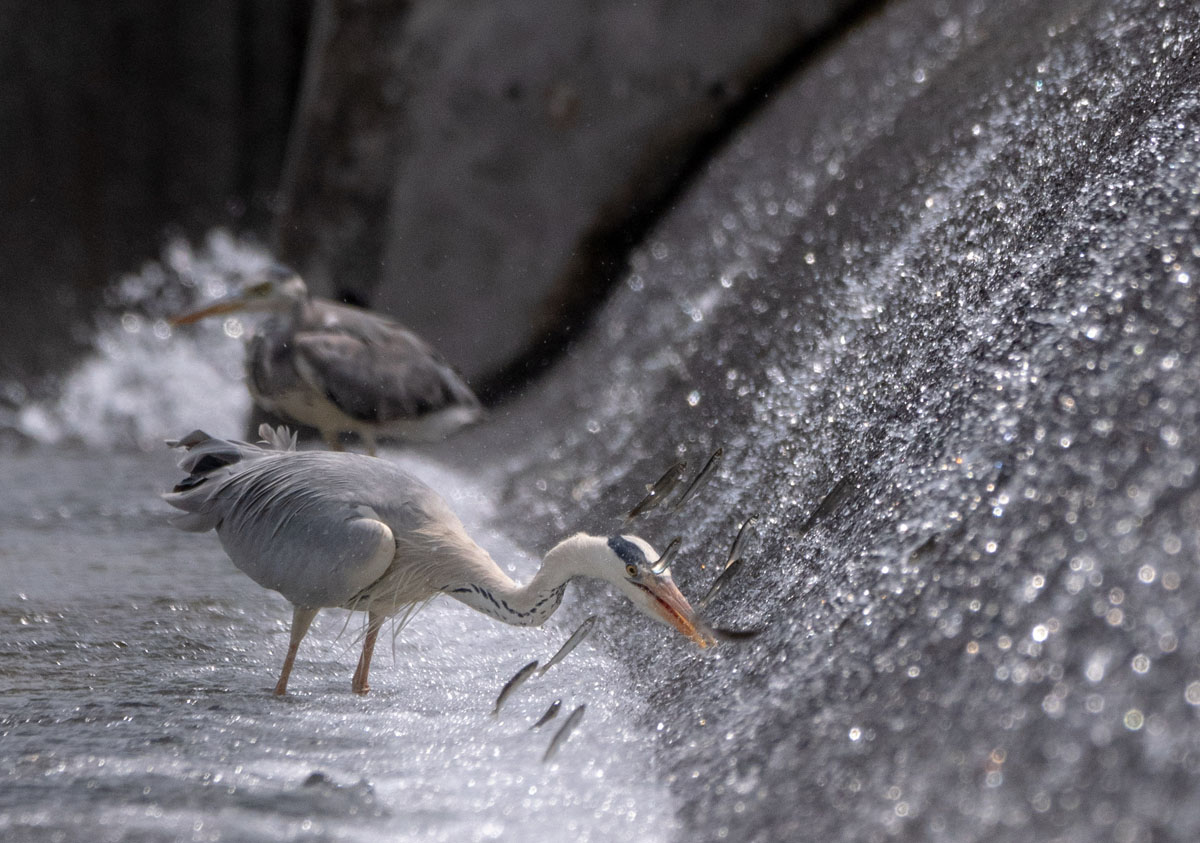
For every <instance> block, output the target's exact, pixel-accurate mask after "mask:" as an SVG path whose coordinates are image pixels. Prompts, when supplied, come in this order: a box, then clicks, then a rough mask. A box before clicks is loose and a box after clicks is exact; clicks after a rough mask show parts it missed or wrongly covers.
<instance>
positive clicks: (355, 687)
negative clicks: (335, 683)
mask: <svg viewBox="0 0 1200 843" xmlns="http://www.w3.org/2000/svg"><path fill="white" fill-rule="evenodd" d="M386 617H387V616H386V615H382V614H380V613H378V612H368V613H367V634H366V635H365V636H363V648H362V655H361V656H359V657H358V667H357V668H355V670H354V678H353V679H352V680H351V681H350V689H351V690H352V691H354V693H356V694H365V693H366V692H367V691H369V690H371V688H370V686H369V685H367V671H369V670H370V669H371V655H372V654H373V653H374V652H375V638H376V637H377V636H378V635H379V628H380V627H381V626H383V621H384V619H385V618H386Z"/></svg>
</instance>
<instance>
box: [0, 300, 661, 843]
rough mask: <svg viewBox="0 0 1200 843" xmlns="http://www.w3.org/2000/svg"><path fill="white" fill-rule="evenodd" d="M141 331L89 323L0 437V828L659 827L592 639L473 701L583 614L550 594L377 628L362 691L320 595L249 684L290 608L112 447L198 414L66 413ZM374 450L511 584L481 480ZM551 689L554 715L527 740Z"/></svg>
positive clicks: (170, 472)
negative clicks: (495, 616) (416, 481)
mask: <svg viewBox="0 0 1200 843" xmlns="http://www.w3.org/2000/svg"><path fill="white" fill-rule="evenodd" d="M151 324H152V321H145V322H143V323H142V324H141V325H139V326H138V328H139V329H138V330H129V327H130V326H129V322H128V320H126V321H125V323H124V324H121V323H120V322H117V323H114V324H112V325H109V326H108V327H107V328H106V329H104V331H103V332H102V342H101V343H100V350H99V351H98V353H97V355H96V356H95V357H94V358H93V359H91V360H89V361H87V362H85V363H84V365H83V366H81V367H80V369H79V370H78V371H77V372H76V373H75V374H74V375H73V376H72V379H70V381H69V382H68V383H67V385H66V386H65V388H64V393H63V396H62V397H61V398H60V399H59V400H58V401H57V402H56V403H55V404H53V405H47V406H42V407H36V408H32V409H30V410H27V412H26V413H25V415H24V418H23V429H24V430H25V432H26V434H27V435H30V436H32V437H33V438H34V439H35V440H40V441H35V444H33V445H31V446H29V447H27V448H25V449H23V450H20V451H18V452H11V453H5V454H0V475H2V476H3V477H4V479H5V483H4V484H3V486H2V487H0V570H3V571H4V572H5V581H6V588H5V589H4V591H3V593H0V699H2V700H3V705H2V706H0V837H2V838H3V839H4V840H6V841H16V840H27V839H37V840H64V841H71V840H79V839H83V838H85V837H87V838H89V839H93V840H98V841H102V840H164V839H172V840H186V839H190V840H280V839H290V840H304V839H329V840H389V841H391V840H405V839H420V840H454V841H459V840H488V839H497V838H512V837H514V836H516V835H518V834H519V835H520V837H521V838H522V839H526V840H561V839H576V840H596V839H606V840H607V839H615V838H622V839H637V840H657V839H667V838H669V837H670V836H671V835H672V834H673V833H674V831H675V830H676V820H675V818H674V814H675V809H674V806H673V802H672V799H671V797H670V795H669V793H668V792H667V791H666V789H665V787H664V786H661V785H659V784H657V782H658V781H659V780H660V776H659V774H658V772H657V771H656V770H655V767H654V753H653V745H654V741H655V735H654V733H653V732H652V731H650V730H648V729H647V727H645V726H644V725H638V724H639V723H640V722H642V721H644V720H645V717H644V714H645V709H646V702H645V690H646V689H645V688H643V687H639V684H638V682H636V681H635V680H633V679H632V678H630V677H629V676H628V675H627V673H626V669H625V667H623V666H622V664H621V663H619V662H618V661H616V660H615V659H614V658H613V657H612V656H611V655H609V654H608V653H607V652H606V646H607V644H606V636H605V634H604V632H603V630H602V629H601V630H598V633H599V634H593V636H591V638H589V639H588V641H586V642H585V643H584V644H582V645H581V646H580V647H579V648H578V649H577V650H576V651H575V652H574V653H572V654H571V656H570V657H569V658H567V659H566V660H565V661H564V662H563V663H561V664H559V665H556V666H555V667H554V668H553V669H552V670H551V671H550V672H548V673H547V674H546V675H545V676H544V677H541V678H536V677H535V678H534V679H532V680H530V681H529V682H528V683H527V684H526V685H525V686H524V687H523V688H521V689H520V691H518V692H517V693H516V694H515V695H514V696H513V697H512V698H510V700H509V701H508V702H507V703H506V705H505V707H504V709H503V711H502V712H501V714H500V716H499V717H498V718H495V719H493V718H492V717H491V716H490V712H491V709H492V705H493V703H494V700H495V697H496V694H497V693H498V692H499V690H500V688H501V686H502V685H503V684H504V682H505V681H507V680H508V678H509V677H510V676H511V675H512V674H513V673H514V672H515V671H516V669H517V668H518V667H520V666H521V665H523V664H525V663H526V662H527V661H529V660H531V659H533V658H540V659H542V660H545V659H548V658H549V657H550V656H551V655H552V654H553V653H554V652H555V650H556V649H557V648H558V646H559V645H560V644H561V643H562V642H563V641H564V640H565V639H566V637H567V636H568V635H569V634H570V632H571V631H572V629H573V628H574V626H575V624H577V623H578V621H579V620H580V619H581V618H582V617H583V615H584V614H585V612H584V611H582V610H581V608H580V607H579V606H578V605H576V604H575V599H576V598H573V597H572V596H571V592H570V591H569V592H568V599H567V601H566V603H565V605H564V608H563V609H562V610H560V612H559V614H558V615H556V616H555V617H553V618H551V620H550V621H549V622H548V623H547V625H546V627H545V628H543V629H522V628H516V627H508V626H505V625H503V624H498V623H496V622H494V621H492V620H490V619H488V618H486V617H484V616H483V615H481V614H479V613H477V612H474V611H472V610H470V609H468V608H467V607H465V606H462V605H460V604H458V603H455V602H454V601H451V600H448V599H443V600H439V601H434V602H433V603H432V604H431V605H430V606H428V607H427V608H426V609H424V610H423V611H422V612H420V613H419V614H418V615H417V616H416V617H415V618H414V619H413V620H412V622H411V623H410V624H409V625H408V626H407V627H406V628H405V629H404V630H403V632H402V633H401V634H399V635H398V636H396V637H395V639H394V644H391V642H390V641H389V640H388V638H389V636H388V635H387V632H386V630H385V634H384V636H382V637H381V645H380V647H379V648H378V650H377V654H376V659H375V665H374V670H373V672H372V677H371V681H372V691H371V693H370V695H369V696H367V697H365V698H360V697H357V696H355V695H353V694H352V693H351V692H350V676H351V673H352V671H353V668H354V664H355V661H356V659H357V649H358V641H359V635H360V634H361V629H362V618H363V617H364V616H363V615H361V614H355V615H354V616H353V617H351V616H350V614H349V613H347V612H342V611H335V610H326V611H324V612H322V614H321V615H320V616H319V617H318V619H317V622H316V623H315V624H314V627H313V630H312V631H311V632H310V633H309V636H308V638H307V639H306V640H305V642H304V644H303V646H302V648H301V651H300V655H299V659H298V662H297V667H296V670H295V671H294V672H293V674H292V681H291V685H290V689H289V695H288V696H287V697H286V698H283V699H277V698H275V697H274V696H272V694H271V688H272V686H273V684H274V681H275V679H276V677H277V672H278V669H279V665H280V664H281V662H282V658H283V653H284V651H285V649H286V645H287V628H288V623H289V621H290V616H291V612H290V607H289V605H288V604H287V603H286V601H284V600H283V599H282V598H281V597H280V596H279V595H277V594H275V593H274V592H268V591H265V590H263V589H261V588H259V587H258V586H257V585H255V584H254V583H252V582H251V581H250V580H249V579H248V578H247V577H246V576H245V575H243V574H242V573H241V572H239V571H238V570H237V569H236V568H234V567H233V565H232V563H231V562H230V561H229V559H228V558H227V557H226V556H225V554H224V552H223V551H222V550H221V548H220V545H219V543H218V541H217V538H216V536H215V535H214V534H211V533H209V534H204V535H194V534H188V533H183V532H180V531H178V530H176V529H175V528H173V527H171V526H170V525H169V524H168V518H169V517H170V515H171V514H172V513H173V512H174V510H172V509H171V508H170V507H169V506H168V505H167V504H166V503H165V502H163V501H162V500H160V498H159V493H160V492H161V491H162V490H164V489H166V488H168V487H169V486H170V485H171V484H172V483H173V482H174V480H175V479H176V478H177V477H178V476H179V472H178V470H177V469H176V468H175V465H174V459H175V457H174V455H173V454H171V453H170V452H169V451H168V450H167V449H166V448H165V447H162V446H158V447H154V448H152V449H151V450H145V451H143V450H140V449H139V448H137V447H130V446H131V445H135V444H142V443H147V442H149V443H152V442H154V441H155V440H158V441H161V439H162V438H163V437H164V436H167V435H179V434H181V433H186V432H187V429H190V427H192V426H194V423H193V422H190V421H187V419H189V418H191V416H192V415H193V414H194V413H195V411H196V409H197V408H195V407H192V406H189V405H188V404H187V403H186V402H185V403H181V404H174V403H172V402H169V401H160V402H157V403H155V402H153V401H149V400H142V399H139V398H138V397H137V394H136V392H137V391H136V389H135V390H133V393H134V394H133V398H130V393H129V391H128V390H127V391H126V392H125V393H124V400H125V401H127V402H128V404H129V406H130V407H131V408H132V411H131V412H129V413H125V412H124V411H123V410H122V408H121V406H120V405H118V404H115V403H114V402H113V401H109V402H107V403H104V404H103V406H104V407H105V411H104V412H102V413H100V414H98V415H97V414H95V413H92V414H91V416H90V420H89V413H88V412H87V411H81V410H80V408H81V407H86V406H88V402H90V401H91V400H92V396H101V395H103V392H104V389H105V385H106V384H111V383H115V382H119V383H125V384H133V383H136V382H138V378H139V377H141V378H144V379H145V380H146V383H147V384H149V378H148V377H146V376H145V375H144V374H139V373H144V372H146V371H147V367H146V361H147V360H148V359H150V358H152V357H155V355H156V348H157V347H158V345H157V344H158V343H164V344H165V343H166V342H167V341H168V340H167V339H166V338H164V337H158V336H155V334H154V333H153V332H152V331H149V330H148V326H149V325H151ZM143 327H146V328H147V330H142V328H143ZM218 327H219V326H218ZM221 333H222V332H221V331H220V330H217V331H209V332H208V333H205V334H202V335H200V336H199V337H193V338H190V339H184V340H182V341H181V340H179V338H176V340H175V342H176V343H177V347H176V350H175V352H174V353H173V354H172V355H165V356H164V355H160V356H159V357H158V359H157V363H156V365H157V366H158V369H157V371H158V375H159V377H162V376H163V375H164V374H165V375H166V376H167V379H168V380H169V379H170V378H172V377H175V378H185V377H187V375H188V373H189V372H191V371H195V370H196V369H197V368H198V367H202V366H205V365H212V361H213V360H224V359H226V358H232V359H234V360H235V361H236V359H237V358H238V357H240V348H239V346H240V343H238V342H236V341H235V340H233V339H230V338H228V337H224V336H221ZM217 368H218V371H217V374H216V375H215V376H214V377H213V380H212V383H211V384H210V387H209V389H208V391H207V392H206V393H205V395H204V396H203V399H204V400H205V402H206V406H205V407H204V413H206V414H207V421H206V422H205V424H206V425H208V426H210V427H213V428H214V429H215V430H220V431H221V432H222V433H226V434H228V433H236V432H237V431H238V429H239V427H240V416H241V412H242V410H243V408H244V406H245V396H244V392H243V390H242V387H241V385H240V383H239V381H238V376H237V372H236V369H235V371H233V372H232V373H229V374H228V375H223V374H221V372H220V371H219V364H218V367H217ZM226 368H228V367H226ZM149 388H150V387H149V386H147V389H149ZM85 433H86V436H85ZM79 439H86V441H87V442H88V445H86V446H85V445H83V444H80V443H79V442H78V440H79ZM384 458H386V459H392V460H396V461H398V462H401V463H402V464H403V465H405V467H407V468H409V469H410V470H412V471H414V472H415V473H417V474H419V476H421V477H422V478H424V479H426V480H427V482H429V483H430V484H431V485H433V486H434V487H435V488H437V489H439V491H441V492H442V494H443V495H444V496H445V497H446V498H447V499H448V500H449V501H450V502H451V505H452V506H453V507H454V508H455V509H456V510H457V511H458V512H459V514H460V516H461V517H462V518H463V520H464V522H465V523H466V524H467V527H468V529H469V530H470V531H471V532H472V534H473V535H475V536H476V538H477V539H478V540H479V541H480V542H481V543H482V544H483V545H484V546H485V547H487V548H488V549H489V550H490V551H491V552H492V553H493V555H494V556H495V558H496V559H497V561H499V562H500V563H501V564H502V565H505V566H506V567H507V568H508V570H509V571H510V573H511V574H512V575H513V576H514V577H516V578H518V579H524V578H527V577H528V576H529V575H531V574H532V572H533V571H534V570H536V567H537V562H536V560H535V559H534V558H533V557H532V556H530V555H527V554H525V553H524V552H523V551H522V550H521V549H519V548H518V547H516V546H515V545H514V544H513V543H512V542H511V541H509V540H508V539H507V538H506V537H505V536H503V535H502V534H501V533H500V532H498V531H497V530H496V529H494V528H493V527H492V526H490V522H491V521H492V519H493V518H494V513H493V511H492V510H491V508H490V505H489V503H488V500H489V499H490V498H491V497H492V496H493V493H494V489H492V488H489V482H491V481H489V480H488V478H487V477H477V476H476V477H472V478H467V477H464V476H462V475H461V474H455V473H453V472H452V471H450V470H448V469H445V468H443V467H441V466H439V465H437V464H436V463H433V462H431V461H429V460H421V459H420V458H417V457H414V456H412V455H409V454H404V453H401V452H399V451H388V452H385V453H384ZM600 599H605V598H600ZM607 599H610V600H612V601H614V602H615V601H617V600H618V599H619V598H617V597H616V596H615V595H608V596H607ZM681 646H682V645H681ZM554 699H562V701H563V705H562V714H561V715H560V716H559V718H557V719H556V720H555V721H553V722H552V723H550V724H549V725H547V726H545V727H543V728H542V729H541V730H539V731H537V732H531V731H530V728H529V727H530V726H531V724H532V723H533V722H534V721H535V720H536V719H537V718H538V717H540V716H541V714H542V713H543V712H544V711H545V709H546V708H547V706H548V705H549V704H550V702H551V701H553V700H554ZM583 703H586V704H587V713H586V716H585V718H584V720H583V721H582V723H581V725H580V727H579V728H578V729H577V730H576V732H575V733H574V734H573V735H572V737H571V738H570V740H569V741H568V742H567V743H566V744H564V745H563V746H562V747H561V748H560V749H559V752H558V754H557V756H556V757H555V758H554V759H553V760H552V761H551V762H550V763H547V764H543V763H542V760H541V758H542V755H543V753H544V752H545V750H546V748H547V746H548V744H549V741H550V739H551V737H552V736H553V735H554V733H555V731H556V730H557V728H558V726H559V725H560V724H561V723H562V722H563V721H564V720H565V715H566V714H567V713H568V712H569V711H571V710H572V709H573V708H574V707H575V706H576V705H579V704H583Z"/></svg>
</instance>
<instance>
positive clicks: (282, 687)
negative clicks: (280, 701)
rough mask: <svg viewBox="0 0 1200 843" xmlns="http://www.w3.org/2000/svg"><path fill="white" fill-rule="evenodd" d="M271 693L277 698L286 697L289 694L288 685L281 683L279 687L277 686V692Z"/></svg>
mask: <svg viewBox="0 0 1200 843" xmlns="http://www.w3.org/2000/svg"><path fill="white" fill-rule="evenodd" d="M271 693H272V694H274V695H275V696H277V697H282V696H284V695H285V694H286V693H287V683H286V682H280V683H279V684H278V685H276V686H275V690H274V691H272V692H271Z"/></svg>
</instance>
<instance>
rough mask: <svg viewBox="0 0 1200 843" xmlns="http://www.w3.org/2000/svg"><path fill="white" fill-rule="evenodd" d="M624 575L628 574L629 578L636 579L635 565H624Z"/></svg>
mask: <svg viewBox="0 0 1200 843" xmlns="http://www.w3.org/2000/svg"><path fill="white" fill-rule="evenodd" d="M625 573H627V574H629V576H631V577H636V576H637V565H626V566H625Z"/></svg>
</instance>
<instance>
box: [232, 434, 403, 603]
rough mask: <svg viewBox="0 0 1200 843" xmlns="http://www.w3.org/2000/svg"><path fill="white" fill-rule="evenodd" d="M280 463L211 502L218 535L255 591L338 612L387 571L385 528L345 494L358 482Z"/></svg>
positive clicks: (389, 549)
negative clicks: (217, 519)
mask: <svg viewBox="0 0 1200 843" xmlns="http://www.w3.org/2000/svg"><path fill="white" fill-rule="evenodd" d="M281 456H286V457H291V458H290V459H288V458H283V459H280V458H277V459H269V460H260V461H257V462H256V463H254V464H252V465H250V466H248V467H247V468H246V470H244V471H242V472H241V473H240V474H237V475H236V476H234V477H231V478H230V479H229V480H227V481H225V482H224V483H222V485H221V487H220V489H219V490H217V491H216V492H215V493H214V494H213V495H212V497H211V498H210V503H209V505H210V506H211V508H212V509H214V510H216V511H218V512H220V515H221V517H220V522H219V523H218V525H217V528H216V529H217V535H218V536H220V538H221V544H222V545H224V547H225V551H226V552H227V553H228V554H229V558H230V559H232V560H233V562H234V564H235V565H237V567H238V568H240V569H241V570H242V571H244V572H245V573H246V574H248V575H249V576H250V577H251V579H253V580H254V581H255V582H257V583H258V584H259V585H262V586H263V587H265V588H271V589H274V590H276V591H278V592H279V593H280V594H282V595H283V596H284V597H286V598H287V599H288V600H289V601H291V602H292V603H294V604H295V605H297V606H312V607H321V606H344V605H346V604H347V603H348V602H349V601H351V600H352V599H353V598H354V597H355V595H357V594H358V593H359V592H361V591H362V590H363V589H364V588H366V587H367V586H369V585H371V584H372V583H374V582H375V581H377V580H378V579H379V578H380V577H381V576H383V574H384V573H385V572H386V571H387V570H388V567H389V566H390V565H391V564H392V561H393V559H394V558H395V555H396V541H395V536H394V534H393V532H392V528H391V527H390V526H389V525H388V524H386V523H384V521H383V520H382V519H381V518H380V516H379V514H378V513H377V512H376V511H375V510H374V509H372V508H371V507H370V506H367V505H365V504H360V503H355V499H354V497H353V495H352V494H350V493H348V491H347V489H348V487H349V486H350V484H352V483H353V481H355V480H356V479H358V478H357V477H355V476H353V475H348V476H347V477H345V478H341V477H339V476H337V474H331V473H330V472H328V471H326V470H324V469H325V468H326V467H325V466H323V465H321V464H319V463H318V462H317V461H316V460H314V459H312V458H304V457H305V455H303V454H295V453H294V452H292V453H287V454H285V455H281ZM313 456H316V455H313Z"/></svg>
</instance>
